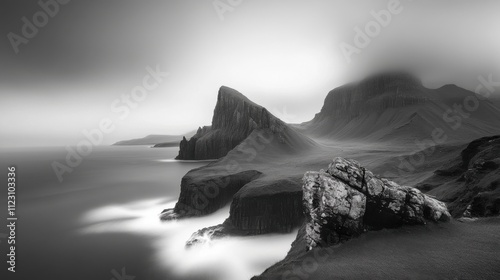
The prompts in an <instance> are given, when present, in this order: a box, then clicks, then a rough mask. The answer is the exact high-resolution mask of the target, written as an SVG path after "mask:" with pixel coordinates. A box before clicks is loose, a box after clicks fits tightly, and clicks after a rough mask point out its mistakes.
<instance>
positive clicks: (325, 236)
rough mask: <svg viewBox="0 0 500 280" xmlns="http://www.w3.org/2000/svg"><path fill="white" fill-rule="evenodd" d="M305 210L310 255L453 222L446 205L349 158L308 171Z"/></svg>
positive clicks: (304, 189)
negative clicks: (390, 232) (379, 233)
mask: <svg viewBox="0 0 500 280" xmlns="http://www.w3.org/2000/svg"><path fill="white" fill-rule="evenodd" d="M303 206H304V212H305V216H306V243H307V250H310V249H312V248H314V247H316V246H328V245H332V244H337V243H339V242H342V241H345V240H348V239H350V238H352V237H355V236H358V235H359V234H361V233H363V232H364V231H366V230H370V229H381V228H392V227H398V226H401V225H405V224H408V225H414V224H425V223H426V221H433V222H438V221H448V220H449V219H450V214H449V212H448V209H447V208H446V205H445V204H444V203H442V202H440V201H438V200H436V199H434V198H432V197H430V196H427V195H425V194H423V193H421V192H420V191H419V190H418V189H415V188H411V187H407V186H400V185H398V184H396V183H394V182H392V181H389V180H387V179H383V178H380V177H378V176H376V175H374V174H373V173H372V172H370V171H369V170H366V169H365V168H364V167H362V166H361V165H360V164H359V163H358V162H356V161H354V160H348V159H343V158H335V159H334V160H333V162H332V163H331V164H330V165H329V166H328V169H327V170H326V171H323V170H321V171H319V172H306V174H305V175H304V178H303Z"/></svg>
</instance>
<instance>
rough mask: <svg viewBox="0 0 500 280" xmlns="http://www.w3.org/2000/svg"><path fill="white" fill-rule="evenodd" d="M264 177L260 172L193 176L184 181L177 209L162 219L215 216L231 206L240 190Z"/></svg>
mask: <svg viewBox="0 0 500 280" xmlns="http://www.w3.org/2000/svg"><path fill="white" fill-rule="evenodd" d="M261 174H262V173H261V172H259V171H256V170H246V171H242V172H238V173H226V174H225V175H216V176H214V175H211V174H205V176H196V173H194V174H193V173H192V172H190V173H188V174H186V175H185V176H184V177H183V178H182V181H181V193H180V196H179V200H178V201H177V203H176V204H175V208H173V209H165V210H164V211H163V212H162V215H161V219H162V220H173V219H178V218H185V217H193V216H203V215H207V214H210V213H213V212H215V211H216V210H218V209H220V208H222V207H223V206H224V205H226V204H228V203H229V202H230V201H231V199H232V198H233V195H234V194H235V193H236V192H237V191H238V190H240V189H241V188H242V187H243V186H244V185H246V184H247V183H249V182H251V181H253V180H255V179H257V178H258V177H259V176H260V175H261ZM193 175H194V176H193Z"/></svg>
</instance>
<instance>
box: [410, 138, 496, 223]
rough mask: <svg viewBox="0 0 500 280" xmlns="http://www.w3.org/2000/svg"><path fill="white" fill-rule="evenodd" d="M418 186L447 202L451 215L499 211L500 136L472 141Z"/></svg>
mask: <svg viewBox="0 0 500 280" xmlns="http://www.w3.org/2000/svg"><path fill="white" fill-rule="evenodd" d="M417 187H418V188H420V189H421V190H423V191H426V192H428V193H429V194H432V195H434V196H436V197H437V198H439V199H440V200H443V201H445V202H447V203H448V206H449V208H450V212H451V214H452V215H453V216H454V217H461V216H463V215H465V216H476V217H477V216H493V215H498V214H500V136H491V137H483V138H480V139H477V140H474V141H472V142H471V143H469V144H468V145H467V147H466V148H465V149H463V150H462V151H461V152H460V154H458V155H457V156H456V157H455V158H453V159H452V160H450V161H449V162H447V163H445V164H444V165H443V166H442V167H441V168H439V169H438V170H436V171H435V172H434V175H433V176H431V177H430V178H428V179H426V180H424V181H423V182H421V183H420V184H418V186H417Z"/></svg>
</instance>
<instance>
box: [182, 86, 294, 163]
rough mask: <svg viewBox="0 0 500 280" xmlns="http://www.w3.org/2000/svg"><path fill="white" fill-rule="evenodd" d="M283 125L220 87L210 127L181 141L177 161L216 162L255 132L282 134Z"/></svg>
mask: <svg viewBox="0 0 500 280" xmlns="http://www.w3.org/2000/svg"><path fill="white" fill-rule="evenodd" d="M285 127H286V125H285V123H283V122H282V121H281V120H279V119H278V118H276V117H274V116H273V115H272V114H271V113H269V111H267V109H266V108H263V107H261V106H259V105H257V104H255V103H254V102H252V101H250V100H249V99H248V98H246V97H245V96H244V95H242V94H241V93H239V92H238V91H236V90H234V89H231V88H229V87H225V86H222V87H221V88H220V89H219V93H218V96H217V104H216V106H215V110H214V115H213V118H212V126H211V127H205V128H203V129H199V130H198V132H197V133H196V135H194V136H193V137H192V138H191V139H189V140H187V139H186V138H184V139H182V141H181V142H180V147H179V155H178V156H177V159H194V160H201V159H217V158H220V157H223V156H225V155H226V154H227V153H228V152H229V151H230V150H232V149H233V148H234V147H236V146H237V145H238V144H240V143H241V142H242V141H243V140H244V139H245V138H247V137H248V136H249V135H250V133H252V131H253V130H255V129H270V130H271V131H272V132H273V133H278V134H279V133H282V132H283V130H284V129H285Z"/></svg>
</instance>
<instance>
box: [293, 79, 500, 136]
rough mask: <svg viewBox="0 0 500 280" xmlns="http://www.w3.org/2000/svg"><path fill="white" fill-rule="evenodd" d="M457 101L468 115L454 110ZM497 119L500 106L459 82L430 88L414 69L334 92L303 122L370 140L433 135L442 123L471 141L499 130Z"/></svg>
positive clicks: (308, 128) (324, 132) (325, 132)
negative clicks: (463, 86)
mask: <svg viewBox="0 0 500 280" xmlns="http://www.w3.org/2000/svg"><path fill="white" fill-rule="evenodd" d="M465 103H468V104H465ZM455 106H461V107H462V111H465V114H466V115H460V114H462V113H461V112H449V110H452V111H453V110H456V107H455ZM466 106H469V107H471V106H478V108H476V110H473V111H472V110H469V111H467V108H468V107H466ZM466 116H467V117H466ZM457 118H460V119H457ZM498 120H500V110H499V109H498V108H497V107H496V106H495V105H494V104H493V103H492V102H490V101H488V100H485V99H483V98H481V97H480V96H477V95H476V94H475V93H474V92H471V91H468V90H465V89H463V88H460V87H458V86H455V85H445V86H443V87H441V88H438V89H428V88H425V87H424V86H423V85H422V83H421V82H420V80H419V79H417V78H415V77H413V76H412V75H410V74H407V73H382V74H377V75H373V76H371V77H368V78H366V79H364V80H362V81H360V82H358V83H350V84H346V85H343V86H341V87H338V88H335V89H334V90H332V91H330V92H329V93H328V95H327V97H326V98H325V102H324V105H323V107H322V109H321V111H320V112H319V113H318V114H316V115H315V116H314V118H313V119H312V120H311V121H309V122H305V123H302V124H301V125H299V127H300V128H301V129H302V130H303V131H304V132H305V133H306V134H310V135H312V136H315V137H320V138H330V139H338V140H348V139H360V140H370V141H379V140H383V141H386V140H389V141H394V140H401V139H415V138H417V137H429V136H430V135H431V134H432V131H433V130H434V129H435V128H436V127H439V128H441V129H443V131H444V133H445V134H446V135H448V136H449V137H450V138H451V137H453V138H454V139H456V140H457V141H470V140H472V139H475V138H478V137H481V136H484V135H485V133H491V134H495V133H499V132H500V127H499V126H498V125H497V124H498ZM457 123H458V124H459V125H460V126H461V128H460V129H456V128H455V126H456V124H457Z"/></svg>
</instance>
